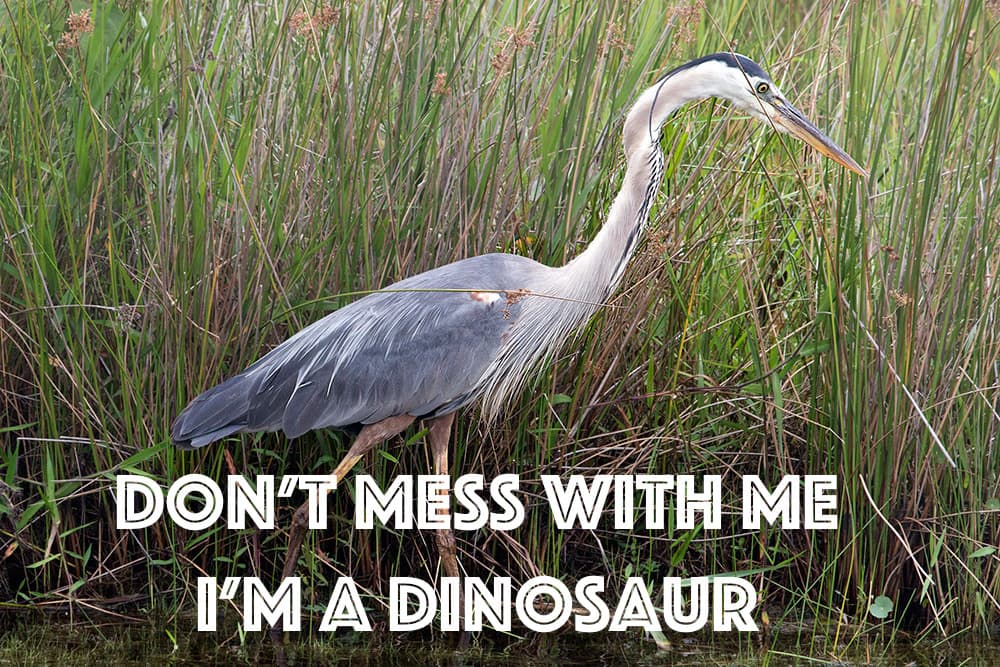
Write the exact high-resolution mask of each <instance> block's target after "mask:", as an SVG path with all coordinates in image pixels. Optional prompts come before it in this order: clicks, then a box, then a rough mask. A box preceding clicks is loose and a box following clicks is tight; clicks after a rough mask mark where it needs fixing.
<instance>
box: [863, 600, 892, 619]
mask: <svg viewBox="0 0 1000 667" xmlns="http://www.w3.org/2000/svg"><path fill="white" fill-rule="evenodd" d="M892 607H893V605H892V600H890V599H889V598H887V597H886V596H884V595H879V596H878V597H877V598H875V599H874V600H872V603H871V605H870V606H869V607H868V613H869V614H871V615H872V616H874V617H875V618H877V619H879V620H882V619H885V618H888V617H889V614H890V613H892Z"/></svg>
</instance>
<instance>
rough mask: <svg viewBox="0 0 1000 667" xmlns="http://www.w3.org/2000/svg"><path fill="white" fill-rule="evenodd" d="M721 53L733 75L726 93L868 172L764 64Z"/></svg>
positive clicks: (842, 162)
mask: <svg viewBox="0 0 1000 667" xmlns="http://www.w3.org/2000/svg"><path fill="white" fill-rule="evenodd" d="M718 57H721V58H722V60H723V62H724V63H725V64H726V66H727V69H728V75H729V76H728V77H727V79H728V82H727V85H726V90H725V92H724V93H723V96H724V97H727V98H729V99H730V100H731V101H732V102H733V103H734V104H736V105H737V106H739V107H740V108H742V109H745V110H746V111H747V112H748V113H749V114H750V115H752V116H753V117H754V118H756V119H757V120H760V121H761V122H764V123H767V124H768V125H772V126H774V128H775V129H777V130H778V131H779V132H784V133H786V134H790V135H792V136H793V137H795V138H796V139H798V140H799V141H802V142H804V143H806V144H808V145H809V146H812V147H813V148H814V149H815V150H817V151H819V152H820V153H821V154H823V155H825V156H826V157H828V158H830V159H831V160H833V161H834V162H836V163H837V164H840V165H842V166H844V167H846V168H847V169H850V170H851V171H853V172H854V173H856V174H860V175H861V176H865V177H867V176H868V171H867V170H866V169H865V168H864V167H862V166H861V165H859V164H858V163H857V162H856V161H855V160H854V158H852V157H851V156H850V155H848V154H847V153H846V152H845V151H844V149H842V148H841V147H840V146H838V145H837V144H836V143H834V141H833V140H832V139H830V137H828V136H826V135H825V134H824V133H823V132H821V131H820V130H819V129H818V128H817V127H816V126H815V125H813V124H812V123H811V122H810V121H809V119H807V118H806V117H805V116H804V115H802V112H801V111H799V110H798V109H796V108H795V107H794V106H793V105H792V104H790V103H789V102H788V100H787V99H785V96H784V95H782V94H781V91H780V90H778V87H777V86H776V85H775V84H774V82H773V81H771V77H769V76H768V75H767V72H765V71H764V70H763V68H761V66H760V65H758V64H757V63H755V62H753V61H752V60H750V59H749V58H747V57H745V56H740V55H736V54H729V53H726V54H718Z"/></svg>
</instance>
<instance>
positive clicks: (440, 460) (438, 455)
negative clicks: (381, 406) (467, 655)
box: [427, 412, 469, 649]
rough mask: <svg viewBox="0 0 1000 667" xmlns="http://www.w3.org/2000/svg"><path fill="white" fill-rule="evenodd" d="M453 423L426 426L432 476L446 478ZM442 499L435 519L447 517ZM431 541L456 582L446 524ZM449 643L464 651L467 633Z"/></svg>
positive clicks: (451, 419) (461, 605) (451, 418)
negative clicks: (453, 643)
mask: <svg viewBox="0 0 1000 667" xmlns="http://www.w3.org/2000/svg"><path fill="white" fill-rule="evenodd" d="M454 423H455V413H454V412H451V413H448V414H446V415H441V416H440V417H435V418H434V419H431V420H429V421H428V422H427V439H428V440H429V441H430V444H431V452H432V453H433V455H434V474H436V475H449V474H450V469H449V467H448V441H449V440H450V439H451V426H452V424H454ZM444 496H445V498H447V499H448V504H447V506H446V509H444V510H443V511H442V510H440V509H439V510H438V515H439V516H440V515H449V516H450V515H451V494H449V493H448V491H445V492H444ZM434 538H435V541H436V542H437V548H438V556H440V558H441V569H442V570H444V576H446V577H455V578H456V579H458V578H459V577H460V573H459V570H458V547H457V545H456V543H455V533H454V532H452V530H451V525H450V523H449V525H448V526H446V527H445V528H438V529H437V530H436V531H435V535H434ZM458 617H459V618H460V619H462V620H461V621H459V622H460V623H463V622H464V619H465V592H464V591H463V590H462V586H461V584H459V587H458ZM453 641H454V642H455V644H456V646H457V647H458V648H459V649H465V648H467V647H468V645H469V632H468V631H467V630H462V631H461V632H459V633H458V634H457V635H456V636H455V637H454V638H453Z"/></svg>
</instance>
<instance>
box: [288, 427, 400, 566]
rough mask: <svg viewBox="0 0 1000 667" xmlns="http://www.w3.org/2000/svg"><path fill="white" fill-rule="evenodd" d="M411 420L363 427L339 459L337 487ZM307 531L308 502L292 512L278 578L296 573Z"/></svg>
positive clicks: (335, 476) (336, 470) (334, 475)
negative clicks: (359, 463)
mask: <svg viewBox="0 0 1000 667" xmlns="http://www.w3.org/2000/svg"><path fill="white" fill-rule="evenodd" d="M413 420H414V417H411V416H410V415H399V416H396V417H389V418H388V419H383V420H382V421H380V422H376V423H374V424H366V425H365V426H364V427H363V428H362V429H361V432H360V433H358V437H357V438H355V439H354V444H352V445H351V448H350V449H349V450H347V454H346V455H345V456H344V458H343V459H341V461H340V464H339V465H337V468H336V469H335V470H334V471H333V477H334V478H335V479H336V480H337V483H338V484H339V483H340V481H341V480H342V479H344V477H346V476H347V473H349V472H350V471H351V468H353V467H354V464H356V463H357V462H358V461H360V460H361V457H362V456H364V455H365V454H367V453H368V452H370V451H371V450H372V449H374V448H375V445H377V444H379V443H380V442H383V441H384V440H387V439H389V438H391V437H393V436H394V435H398V434H399V433H402V432H403V431H404V430H406V427H408V426H409V425H410V424H412V423H413ZM308 528H309V501H308V500H307V501H306V502H304V503H302V505H301V506H300V507H299V508H298V509H297V510H295V514H294V515H293V516H292V525H291V530H290V531H289V534H288V550H287V551H286V552H285V566H284V568H282V570H281V578H282V579H286V578H288V577H290V576H292V574H293V573H294V572H295V566H296V564H297V563H298V560H299V551H300V550H301V549H302V540H303V539H305V535H306V530H308Z"/></svg>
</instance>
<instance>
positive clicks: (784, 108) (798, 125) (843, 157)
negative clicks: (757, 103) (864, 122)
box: [764, 100, 868, 178]
mask: <svg viewBox="0 0 1000 667" xmlns="http://www.w3.org/2000/svg"><path fill="white" fill-rule="evenodd" d="M764 106H765V107H770V109H771V110H773V111H774V113H771V114H768V115H769V116H770V117H771V120H772V121H773V122H774V124H775V125H776V126H777V127H778V129H781V130H784V131H785V132H788V133H789V134H790V135H792V136H793V137H795V138H796V139H799V140H800V141H803V142H805V143H807V144H809V145H810V146H812V147H813V148H815V149H816V150H818V151H819V152H820V153H822V154H823V155H825V156H827V157H828V158H830V159H831V160H833V161H834V162H836V163H837V164H840V165H842V166H844V167H847V168H848V169H850V170H851V171H853V172H854V173H856V174H860V175H861V176H864V177H865V178H868V170H867V169H865V168H864V167H862V166H861V165H859V164H858V163H857V162H855V161H854V158H852V157H851V156H850V155H848V154H847V153H845V152H844V150H843V149H842V148H841V147H840V146H838V145H837V144H835V143H833V140H832V139H830V137H828V136H826V135H825V134H823V133H822V132H820V131H819V129H817V128H816V126H815V125H813V124H812V123H810V122H809V120H808V119H807V118H806V117H805V116H803V115H802V112H801V111H799V110H798V109H796V108H795V107H793V106H792V105H791V104H789V103H788V102H785V101H784V100H774V101H773V102H771V103H770V104H765V105H764Z"/></svg>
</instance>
